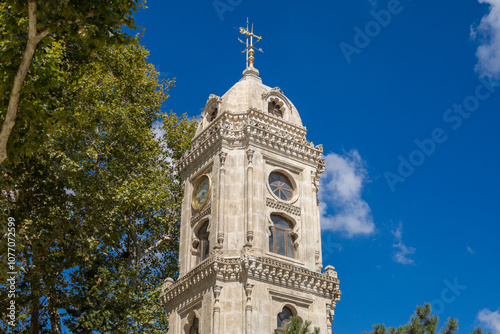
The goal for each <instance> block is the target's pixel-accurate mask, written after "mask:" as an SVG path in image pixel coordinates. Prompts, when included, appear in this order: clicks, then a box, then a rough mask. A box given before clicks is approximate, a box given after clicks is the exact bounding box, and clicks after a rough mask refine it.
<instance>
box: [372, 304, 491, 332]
mask: <svg viewBox="0 0 500 334" xmlns="http://www.w3.org/2000/svg"><path fill="white" fill-rule="evenodd" d="M438 325H439V317H438V316H437V315H432V309H431V304H429V303H425V304H424V305H423V306H417V309H416V311H415V314H414V315H413V316H412V317H411V318H410V321H409V322H408V323H407V324H406V325H403V326H399V327H398V328H396V327H389V328H386V327H385V325H383V324H377V325H373V330H372V331H371V332H370V333H369V334H434V333H437V332H439V333H443V334H453V333H456V332H457V331H458V320H457V319H453V318H449V319H448V321H447V322H446V324H445V326H444V327H442V328H441V329H440V330H439V331H438V329H437V328H438ZM482 333H483V330H482V329H479V328H476V329H475V330H474V332H473V333H472V334H482ZM365 334H368V332H365ZM490 334H491V333H490Z"/></svg>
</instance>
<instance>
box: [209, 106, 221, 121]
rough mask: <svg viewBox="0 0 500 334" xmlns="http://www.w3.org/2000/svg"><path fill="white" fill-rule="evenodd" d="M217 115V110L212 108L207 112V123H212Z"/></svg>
mask: <svg viewBox="0 0 500 334" xmlns="http://www.w3.org/2000/svg"><path fill="white" fill-rule="evenodd" d="M218 114H219V109H217V108H213V109H212V110H210V111H209V112H208V117H207V119H208V121H209V122H211V121H213V120H214V119H215V118H216V117H217V115H218Z"/></svg>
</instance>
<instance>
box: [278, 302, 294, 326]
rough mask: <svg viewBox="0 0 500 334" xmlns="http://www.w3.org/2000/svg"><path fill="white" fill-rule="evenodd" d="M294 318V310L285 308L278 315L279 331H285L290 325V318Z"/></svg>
mask: <svg viewBox="0 0 500 334" xmlns="http://www.w3.org/2000/svg"><path fill="white" fill-rule="evenodd" d="M292 316H293V312H292V310H290V309H289V308H288V307H286V306H285V307H283V310H281V312H280V313H278V316H277V317H276V318H277V321H278V330H280V329H284V328H285V326H286V325H287V324H289V323H290V317H292Z"/></svg>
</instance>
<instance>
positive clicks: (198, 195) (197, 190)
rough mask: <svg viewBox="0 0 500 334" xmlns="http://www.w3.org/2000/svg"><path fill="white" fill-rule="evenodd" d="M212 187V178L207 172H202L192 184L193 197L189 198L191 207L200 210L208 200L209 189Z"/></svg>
mask: <svg viewBox="0 0 500 334" xmlns="http://www.w3.org/2000/svg"><path fill="white" fill-rule="evenodd" d="M211 189H212V180H211V179H210V176H208V175H207V174H203V175H202V176H200V177H199V178H198V180H197V181H196V183H195V185H194V189H193V197H192V199H191V204H192V206H193V209H195V210H198V211H199V210H201V209H202V208H203V207H204V206H205V204H206V203H207V201H208V196H209V195H210V190H211Z"/></svg>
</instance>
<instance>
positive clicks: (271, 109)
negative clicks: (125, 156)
mask: <svg viewBox="0 0 500 334" xmlns="http://www.w3.org/2000/svg"><path fill="white" fill-rule="evenodd" d="M267 112H268V113H270V114H271V115H273V116H277V117H283V111H282V110H281V106H280V105H279V104H277V103H276V102H275V101H269V103H268V104H267Z"/></svg>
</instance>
